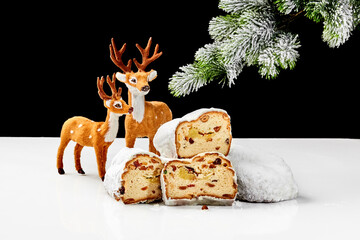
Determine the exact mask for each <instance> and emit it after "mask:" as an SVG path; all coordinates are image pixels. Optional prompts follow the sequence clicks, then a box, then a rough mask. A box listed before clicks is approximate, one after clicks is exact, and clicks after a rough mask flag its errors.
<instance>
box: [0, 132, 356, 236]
mask: <svg viewBox="0 0 360 240" xmlns="http://www.w3.org/2000/svg"><path fill="white" fill-rule="evenodd" d="M233 143H238V144H242V145H244V146H255V147H258V148H262V149H264V150H267V151H270V152H273V153H275V154H278V155H280V156H282V157H283V158H284V159H285V161H286V162H287V163H288V164H289V166H290V167H291V169H292V171H293V174H294V176H295V179H296V181H297V183H298V185H299V190H300V195H299V197H298V198H297V199H296V200H291V201H285V202H281V203H273V204H259V203H258V204H255V203H245V202H239V201H237V202H236V204H234V205H233V206H228V207H221V206H216V207H215V206H209V210H207V211H203V210H201V206H181V207H167V206H165V205H163V204H162V203H160V204H141V205H127V206H125V205H123V204H120V203H119V202H117V201H115V200H114V199H112V198H111V197H110V196H108V195H107V193H106V192H105V190H104V188H103V184H102V182H101V180H100V178H99V177H98V175H97V167H96V161H95V154H94V150H93V149H92V148H84V149H83V152H82V166H83V169H84V171H85V172H86V175H80V174H78V173H77V172H76V171H75V168H74V160H73V148H74V146H75V144H74V143H70V144H69V146H68V148H67V149H66V151H65V155H64V169H65V171H66V174H65V175H59V174H58V173H57V169H56V152H57V147H58V144H59V138H0V194H1V195H0V196H1V198H0V199H1V202H0V239H67V240H68V239H126V240H131V239H141V238H144V239H195V238H199V239H277V240H281V239H327V240H328V239H360V140H349V139H234V141H233ZM124 146H125V143H124V140H123V139H116V140H115V142H114V143H113V145H112V146H111V147H110V149H109V153H108V159H110V160H111V159H112V157H114V156H115V154H116V153H117V152H118V151H119V150H120V149H121V148H122V147H124ZM136 146H137V147H140V148H145V149H147V139H138V140H137V143H136ZM225 236H226V237H225Z"/></svg>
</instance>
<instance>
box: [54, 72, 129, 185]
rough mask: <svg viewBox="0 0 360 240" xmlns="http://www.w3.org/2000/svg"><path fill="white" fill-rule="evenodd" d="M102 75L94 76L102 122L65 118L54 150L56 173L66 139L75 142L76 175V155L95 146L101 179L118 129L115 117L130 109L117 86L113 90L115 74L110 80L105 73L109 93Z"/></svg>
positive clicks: (67, 141) (61, 160)
mask: <svg viewBox="0 0 360 240" xmlns="http://www.w3.org/2000/svg"><path fill="white" fill-rule="evenodd" d="M104 81H105V79H104V77H101V79H99V78H97V87H98V90H99V91H98V93H99V96H100V98H101V99H102V100H103V101H104V106H105V107H106V108H107V117H106V120H105V122H94V121H91V120H90V119H87V118H85V117H73V118H70V119H68V120H67V121H65V123H64V125H63V127H62V129H61V141H60V146H59V149H58V153H57V169H58V172H59V174H64V173H65V171H64V168H63V155H64V150H65V148H66V146H67V145H68V143H69V142H70V140H73V141H74V142H76V146H75V150H74V155H75V168H76V170H77V171H78V173H80V174H85V172H84V170H83V169H82V167H81V164H80V154H81V150H82V149H83V147H84V146H88V147H93V148H94V149H95V154H96V160H97V165H98V172H99V177H100V178H101V179H102V180H103V181H104V176H105V164H106V159H107V157H106V156H107V150H108V148H109V146H110V145H111V144H112V143H113V141H114V140H115V138H116V134H117V132H118V129H119V117H120V116H122V115H123V114H128V113H131V112H132V109H133V108H132V107H129V105H127V104H126V102H125V101H124V100H122V98H121V88H120V87H119V89H118V90H116V87H115V82H116V78H115V74H113V77H112V80H111V79H110V78H109V76H107V83H108V84H109V86H110V88H111V91H112V95H111V96H108V95H107V94H106V93H105V92H104V89H103V84H104Z"/></svg>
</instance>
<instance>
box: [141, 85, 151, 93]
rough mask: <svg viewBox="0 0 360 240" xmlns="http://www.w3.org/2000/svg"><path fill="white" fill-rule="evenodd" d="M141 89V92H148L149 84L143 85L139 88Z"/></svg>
mask: <svg viewBox="0 0 360 240" xmlns="http://www.w3.org/2000/svg"><path fill="white" fill-rule="evenodd" d="M141 91H143V92H148V91H150V86H149V85H145V86H143V87H142V88H141Z"/></svg>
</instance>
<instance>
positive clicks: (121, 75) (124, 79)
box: [115, 72, 126, 83]
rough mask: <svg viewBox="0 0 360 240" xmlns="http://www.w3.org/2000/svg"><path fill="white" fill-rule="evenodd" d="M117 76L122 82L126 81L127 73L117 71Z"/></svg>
mask: <svg viewBox="0 0 360 240" xmlns="http://www.w3.org/2000/svg"><path fill="white" fill-rule="evenodd" d="M115 76H116V78H117V80H119V81H120V82H123V83H125V81H126V74H122V73H119V72H117V73H116V75H115Z"/></svg>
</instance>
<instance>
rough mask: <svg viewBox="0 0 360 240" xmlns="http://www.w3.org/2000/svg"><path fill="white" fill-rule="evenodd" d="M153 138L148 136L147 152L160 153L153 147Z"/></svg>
mask: <svg viewBox="0 0 360 240" xmlns="http://www.w3.org/2000/svg"><path fill="white" fill-rule="evenodd" d="M153 139H154V136H150V137H149V152H152V153H155V154H157V155H160V153H159V152H158V151H156V148H155V147H154V142H153Z"/></svg>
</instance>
